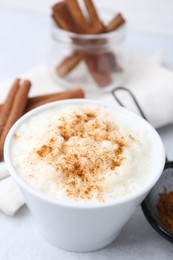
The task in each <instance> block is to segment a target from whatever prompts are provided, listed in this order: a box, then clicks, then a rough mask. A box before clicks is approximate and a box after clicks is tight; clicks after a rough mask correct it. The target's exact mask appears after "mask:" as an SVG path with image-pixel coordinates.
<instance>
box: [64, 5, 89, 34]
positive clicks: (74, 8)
mask: <svg viewBox="0 0 173 260" xmlns="http://www.w3.org/2000/svg"><path fill="white" fill-rule="evenodd" d="M64 2H65V3H66V6H67V8H68V10H69V12H70V14H71V15H72V17H73V20H74V21H75V23H76V24H77V25H78V27H79V28H80V30H81V32H82V33H84V34H85V33H87V32H88V31H89V29H90V26H89V23H88V22H87V21H86V19H85V17H84V15H83V13H82V11H81V9H80V6H79V4H78V2H77V0H64Z"/></svg>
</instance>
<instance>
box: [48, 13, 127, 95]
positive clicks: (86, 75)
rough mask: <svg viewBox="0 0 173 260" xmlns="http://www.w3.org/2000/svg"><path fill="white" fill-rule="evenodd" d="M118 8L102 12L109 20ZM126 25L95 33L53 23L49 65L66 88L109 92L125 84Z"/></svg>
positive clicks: (103, 17)
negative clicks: (72, 30) (62, 27)
mask: <svg viewBox="0 0 173 260" xmlns="http://www.w3.org/2000/svg"><path fill="white" fill-rule="evenodd" d="M114 16H115V13H114V12H110V11H106V10H105V9H104V11H103V12H101V18H102V20H103V21H104V22H105V24H106V21H110V20H111V19H112V18H113V17H114ZM125 36H126V25H125V24H124V25H122V26H121V27H119V28H118V29H117V30H115V31H112V32H108V33H103V34H95V35H93V34H92V35H91V34H90V35H88V34H87V35H86V34H76V33H71V32H67V31H64V30H62V29H60V28H59V27H58V26H57V25H56V24H55V23H54V22H52V24H51V48H50V52H49V57H48V66H49V69H50V73H51V75H52V77H53V79H54V80H55V81H56V82H57V83H58V84H59V85H61V86H63V87H65V88H66V89H73V88H77V87H81V88H83V89H84V91H85V92H86V93H98V92H101V91H102V92H108V91H110V90H111V89H112V88H114V87H116V86H118V85H120V84H121V82H122V80H123V78H124V73H125V70H126V64H127V55H126V51H125Z"/></svg>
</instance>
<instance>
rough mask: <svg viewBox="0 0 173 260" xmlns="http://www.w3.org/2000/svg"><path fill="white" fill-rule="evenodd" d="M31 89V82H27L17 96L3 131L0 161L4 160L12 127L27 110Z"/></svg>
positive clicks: (0, 140) (0, 143)
mask: <svg viewBox="0 0 173 260" xmlns="http://www.w3.org/2000/svg"><path fill="white" fill-rule="evenodd" d="M30 87H31V83H30V81H28V80H25V81H24V82H23V83H22V84H21V86H20V88H19V90H18V92H17V94H16V96H15V99H14V102H13V106H12V109H11V112H10V114H9V117H8V119H7V121H6V123H5V126H4V128H3V131H2V135H1V137H0V160H3V149H4V142H5V138H6V136H7V134H8V132H9V130H10V128H11V127H12V125H13V124H14V123H15V122H16V121H17V119H19V117H21V116H22V114H23V112H24V110H25V106H26V103H27V98H28V97H27V96H28V93H29V90H30Z"/></svg>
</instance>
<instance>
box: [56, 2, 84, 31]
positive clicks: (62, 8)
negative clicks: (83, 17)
mask: <svg viewBox="0 0 173 260" xmlns="http://www.w3.org/2000/svg"><path fill="white" fill-rule="evenodd" d="M52 11H53V16H52V18H53V19H54V21H55V22H56V23H57V25H58V26H59V27H60V28H62V29H64V30H66V31H70V32H74V33H76V32H78V33H80V32H82V31H81V30H80V27H79V26H78V24H77V23H76V22H75V21H74V19H73V17H72V16H71V13H70V12H69V10H68V8H67V5H66V4H65V2H59V3H57V4H55V5H54V6H53V7H52Z"/></svg>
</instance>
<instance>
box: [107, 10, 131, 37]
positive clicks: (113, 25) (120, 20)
mask: <svg viewBox="0 0 173 260" xmlns="http://www.w3.org/2000/svg"><path fill="white" fill-rule="evenodd" d="M125 22H126V21H125V19H124V17H123V16H122V14H120V13H119V14H117V15H116V16H115V17H114V18H113V19H112V20H111V21H110V22H109V24H108V26H107V31H108V32H112V31H115V30H117V29H118V28H119V27H120V26H121V25H123V24H124V23H125Z"/></svg>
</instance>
